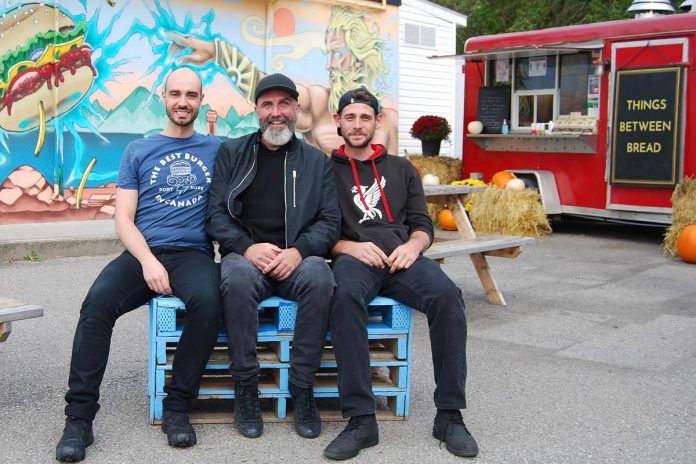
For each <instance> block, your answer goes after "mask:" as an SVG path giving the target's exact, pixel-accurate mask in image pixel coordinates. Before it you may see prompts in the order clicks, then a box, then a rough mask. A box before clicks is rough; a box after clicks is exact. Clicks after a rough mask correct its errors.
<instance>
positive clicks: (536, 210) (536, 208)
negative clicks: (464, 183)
mask: <svg viewBox="0 0 696 464" xmlns="http://www.w3.org/2000/svg"><path fill="white" fill-rule="evenodd" d="M469 217H470V219H471V224H472V225H473V226H474V230H475V231H476V232H477V233H479V234H504V235H524V236H527V237H541V236H542V235H548V234H550V233H551V226H550V225H549V220H548V218H547V217H546V211H544V207H543V205H542V204H541V196H540V195H539V192H537V191H536V190H531V189H524V190H511V189H500V188H498V187H495V186H489V187H487V188H486V189H485V190H484V191H482V192H477V194H476V201H475V202H474V203H473V205H472V206H471V211H470V212H469Z"/></svg>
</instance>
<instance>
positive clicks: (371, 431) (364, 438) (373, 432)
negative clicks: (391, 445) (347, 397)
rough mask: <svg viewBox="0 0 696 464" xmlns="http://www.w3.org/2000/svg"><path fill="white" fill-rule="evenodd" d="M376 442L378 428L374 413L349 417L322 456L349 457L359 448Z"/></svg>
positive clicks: (377, 440) (353, 455)
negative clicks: (343, 427)
mask: <svg viewBox="0 0 696 464" xmlns="http://www.w3.org/2000/svg"><path fill="white" fill-rule="evenodd" d="M378 443H379V430H378V429H377V419H376V418H375V415H374V414H368V415H366V416H356V417H351V418H350V422H348V425H347V426H346V428H345V429H343V432H341V433H339V434H338V436H337V437H336V438H334V439H333V441H332V442H331V443H329V446H327V447H326V448H325V449H324V456H325V457H327V458H329V459H335V460H339V461H340V460H344V459H350V458H352V457H355V456H357V455H358V453H360V450H361V449H364V448H369V447H371V446H375V445H377V444H378Z"/></svg>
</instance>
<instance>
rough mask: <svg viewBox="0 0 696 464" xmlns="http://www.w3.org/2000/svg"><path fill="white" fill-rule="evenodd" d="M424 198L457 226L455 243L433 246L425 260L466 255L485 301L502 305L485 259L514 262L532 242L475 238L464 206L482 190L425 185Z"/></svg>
mask: <svg viewBox="0 0 696 464" xmlns="http://www.w3.org/2000/svg"><path fill="white" fill-rule="evenodd" d="M423 189H424V191H425V198H426V201H428V203H437V204H440V205H445V204H446V205H447V207H448V208H449V209H450V211H452V216H453V217H454V221H455V223H456V224H457V231H458V232H459V236H460V237H461V238H460V239H459V240H448V241H445V242H439V243H435V244H433V246H431V247H430V249H428V250H427V251H426V252H425V256H427V257H429V258H431V259H435V260H442V259H444V258H446V257H451V256H456V255H463V254H468V255H469V257H470V258H471V262H472V263H473V264H474V268H475V269H476V273H477V274H478V276H479V280H480V281H481V284H482V285H483V288H484V289H485V290H486V294H487V296H488V301H489V302H490V303H492V304H497V305H505V304H506V303H505V298H504V297H503V294H502V293H501V291H500V288H499V287H498V283H497V282H496V280H495V277H493V271H491V268H490V266H489V265H488V261H487V260H486V256H498V257H502V258H515V257H517V256H518V255H519V254H520V253H521V251H522V250H521V248H520V247H521V246H522V245H523V244H527V243H531V242H533V241H534V239H532V238H530V237H520V236H512V235H476V232H475V231H474V228H473V226H472V225H471V221H469V216H468V214H467V213H466V210H465V209H464V205H466V203H467V202H468V201H469V199H470V198H471V194H472V193H474V192H478V191H481V190H483V189H484V188H483V187H472V186H469V185H425V186H423Z"/></svg>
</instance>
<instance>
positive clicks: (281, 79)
mask: <svg viewBox="0 0 696 464" xmlns="http://www.w3.org/2000/svg"><path fill="white" fill-rule="evenodd" d="M271 90H282V91H284V92H287V93H289V94H290V95H291V96H292V98H294V99H295V100H297V97H298V95H299V93H298V92H297V87H295V83H294V82H293V81H292V79H290V78H289V77H288V76H286V75H284V74H280V73H276V74H269V75H268V76H266V77H264V78H263V79H261V80H260V81H259V83H258V84H257V85H256V92H254V103H256V102H257V101H259V97H260V96H261V95H263V94H264V93H266V92H268V91H271Z"/></svg>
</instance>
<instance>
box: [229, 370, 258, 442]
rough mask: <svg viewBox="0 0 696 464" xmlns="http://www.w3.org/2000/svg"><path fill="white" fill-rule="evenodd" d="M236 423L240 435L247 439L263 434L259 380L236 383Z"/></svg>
mask: <svg viewBox="0 0 696 464" xmlns="http://www.w3.org/2000/svg"><path fill="white" fill-rule="evenodd" d="M234 422H235V426H236V427H237V430H239V433H241V434H242V435H244V436H245V437H247V438H258V437H260V436H261V434H262V433H263V419H262V418H261V406H260V405H259V381H258V378H254V379H252V380H246V381H238V382H235V384H234Z"/></svg>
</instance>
